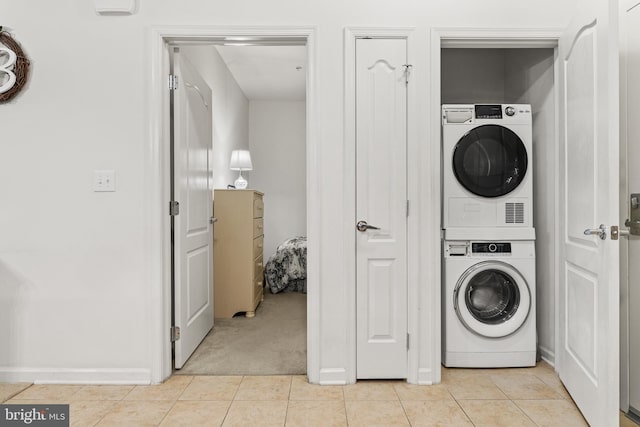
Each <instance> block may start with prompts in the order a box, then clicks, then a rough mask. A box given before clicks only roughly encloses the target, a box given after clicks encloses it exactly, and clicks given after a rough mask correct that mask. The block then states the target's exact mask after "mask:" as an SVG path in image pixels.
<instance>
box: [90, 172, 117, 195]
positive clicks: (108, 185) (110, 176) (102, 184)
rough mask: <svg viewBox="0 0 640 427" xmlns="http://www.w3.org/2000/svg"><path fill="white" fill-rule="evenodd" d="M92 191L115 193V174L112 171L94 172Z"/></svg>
mask: <svg viewBox="0 0 640 427" xmlns="http://www.w3.org/2000/svg"><path fill="white" fill-rule="evenodd" d="M93 191H116V172H115V171H113V170H94V171H93Z"/></svg>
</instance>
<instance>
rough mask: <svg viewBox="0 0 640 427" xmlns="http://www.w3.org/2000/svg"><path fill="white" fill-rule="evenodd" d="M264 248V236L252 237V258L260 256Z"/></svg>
mask: <svg viewBox="0 0 640 427" xmlns="http://www.w3.org/2000/svg"><path fill="white" fill-rule="evenodd" d="M263 250H264V237H263V236H260V237H256V238H255V239H253V259H256V258H258V257H259V256H262V254H263Z"/></svg>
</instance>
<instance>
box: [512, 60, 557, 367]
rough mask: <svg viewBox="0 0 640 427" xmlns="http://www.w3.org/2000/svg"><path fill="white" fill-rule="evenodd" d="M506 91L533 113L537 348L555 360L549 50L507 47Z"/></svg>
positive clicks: (553, 111)
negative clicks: (528, 107) (527, 106)
mask: <svg viewBox="0 0 640 427" xmlns="http://www.w3.org/2000/svg"><path fill="white" fill-rule="evenodd" d="M505 55H506V58H507V61H506V63H505V75H506V79H505V93H506V95H507V99H511V100H513V102H518V103H527V104H531V110H532V113H533V118H532V119H533V177H534V179H533V200H534V205H533V225H534V227H535V229H536V311H537V313H536V314H537V318H536V319H537V327H538V349H539V351H540V354H541V356H542V357H543V358H544V359H545V360H547V361H548V362H550V363H551V364H554V362H555V291H556V283H557V278H556V276H555V267H556V249H557V248H556V240H557V239H556V236H557V218H556V210H557V205H556V196H557V191H558V190H557V188H556V187H557V186H556V171H557V168H558V167H559V165H558V162H557V160H556V159H557V158H558V154H559V153H558V149H557V146H556V135H555V131H556V120H555V117H556V106H555V102H554V92H553V88H554V66H553V65H554V56H553V55H554V53H553V50H552V49H520V50H517V51H515V50H510V49H507V50H506V52H505Z"/></svg>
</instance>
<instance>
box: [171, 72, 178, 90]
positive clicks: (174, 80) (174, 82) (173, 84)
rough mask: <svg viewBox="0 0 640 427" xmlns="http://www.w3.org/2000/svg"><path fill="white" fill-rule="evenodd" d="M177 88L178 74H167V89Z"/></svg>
mask: <svg viewBox="0 0 640 427" xmlns="http://www.w3.org/2000/svg"><path fill="white" fill-rule="evenodd" d="M176 89H178V76H176V75H175V74H169V90H176Z"/></svg>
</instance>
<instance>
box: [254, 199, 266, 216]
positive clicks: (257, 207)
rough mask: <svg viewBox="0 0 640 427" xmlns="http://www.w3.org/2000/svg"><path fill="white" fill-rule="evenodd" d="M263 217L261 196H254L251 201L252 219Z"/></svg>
mask: <svg viewBox="0 0 640 427" xmlns="http://www.w3.org/2000/svg"><path fill="white" fill-rule="evenodd" d="M263 216H264V201H263V200H262V196H260V195H258V194H256V196H255V198H254V199H253V217H254V218H262V217H263Z"/></svg>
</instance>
